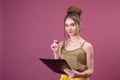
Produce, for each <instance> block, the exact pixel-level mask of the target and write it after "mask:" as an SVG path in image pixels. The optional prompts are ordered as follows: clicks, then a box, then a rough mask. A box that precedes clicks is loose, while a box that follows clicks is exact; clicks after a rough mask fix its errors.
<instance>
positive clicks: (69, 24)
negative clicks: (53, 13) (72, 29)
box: [65, 22, 76, 25]
mask: <svg viewBox="0 0 120 80" xmlns="http://www.w3.org/2000/svg"><path fill="white" fill-rule="evenodd" d="M71 24H76V23H75V22H73V23H70V24H66V23H65V25H71Z"/></svg>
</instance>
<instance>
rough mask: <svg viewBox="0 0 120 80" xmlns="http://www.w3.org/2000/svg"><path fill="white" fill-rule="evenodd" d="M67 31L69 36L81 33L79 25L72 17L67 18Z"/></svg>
mask: <svg viewBox="0 0 120 80" xmlns="http://www.w3.org/2000/svg"><path fill="white" fill-rule="evenodd" d="M64 26H65V31H66V32H67V34H68V35H69V36H76V35H79V25H78V24H77V23H75V21H74V20H73V19H71V18H67V19H66V20H65V25H64Z"/></svg>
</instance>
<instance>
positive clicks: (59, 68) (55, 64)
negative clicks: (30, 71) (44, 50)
mask: <svg viewBox="0 0 120 80" xmlns="http://www.w3.org/2000/svg"><path fill="white" fill-rule="evenodd" d="M39 60H41V61H42V62H43V63H44V64H45V65H46V66H47V67H48V68H50V69H51V70H52V71H53V72H56V73H59V74H66V73H65V72H64V71H63V70H64V69H65V68H67V69H71V68H70V66H69V65H68V63H67V62H66V60H64V59H45V58H39Z"/></svg>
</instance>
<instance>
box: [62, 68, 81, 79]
mask: <svg viewBox="0 0 120 80" xmlns="http://www.w3.org/2000/svg"><path fill="white" fill-rule="evenodd" d="M64 72H65V73H66V74H67V75H68V76H70V77H72V78H78V77H82V76H83V75H82V74H81V73H80V72H78V71H76V70H70V69H67V68H65V69H64Z"/></svg>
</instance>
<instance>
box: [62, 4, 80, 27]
mask: <svg viewBox="0 0 120 80" xmlns="http://www.w3.org/2000/svg"><path fill="white" fill-rule="evenodd" d="M81 14H82V9H81V8H80V7H78V6H70V7H69V8H68V9H67V15H66V16H65V19H64V22H65V20H66V19H67V18H71V19H73V20H74V21H75V23H78V25H79V24H80V16H81Z"/></svg>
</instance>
